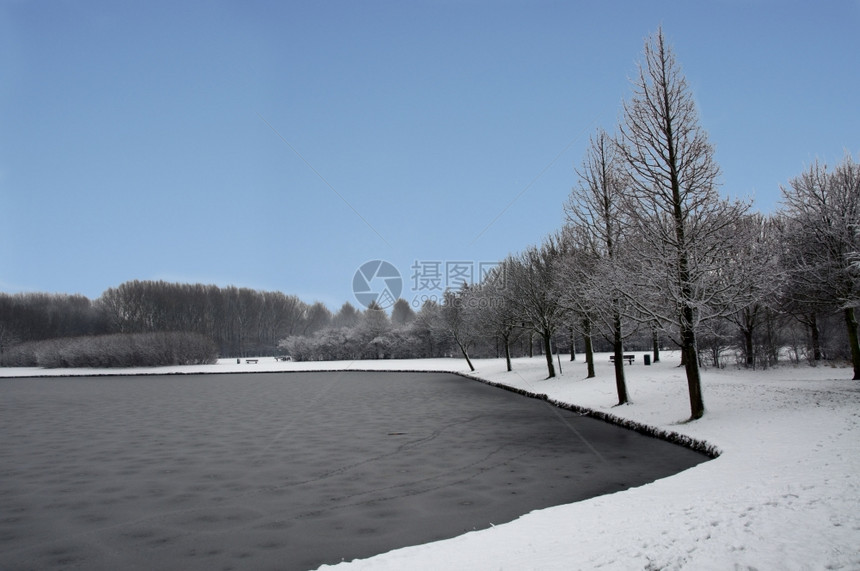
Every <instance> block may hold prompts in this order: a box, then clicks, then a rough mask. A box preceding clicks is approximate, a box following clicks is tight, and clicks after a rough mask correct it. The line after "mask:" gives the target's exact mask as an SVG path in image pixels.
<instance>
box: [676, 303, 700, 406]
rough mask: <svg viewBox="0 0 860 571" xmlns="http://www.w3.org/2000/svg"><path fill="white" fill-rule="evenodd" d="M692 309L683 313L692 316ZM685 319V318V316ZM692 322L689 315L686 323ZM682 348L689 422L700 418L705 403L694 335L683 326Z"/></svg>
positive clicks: (688, 327) (691, 330) (686, 326)
mask: <svg viewBox="0 0 860 571" xmlns="http://www.w3.org/2000/svg"><path fill="white" fill-rule="evenodd" d="M692 311H693V310H692V308H686V309H685V310H684V312H685V313H687V312H689V313H690V314H692ZM685 317H687V316H685ZM690 322H692V315H689V319H688V320H687V323H690ZM681 339H682V341H683V346H682V347H681V355H682V357H683V358H684V369H685V371H686V373H687V388H688V389H689V392H690V420H696V419H698V418H702V416H703V415H704V414H705V402H704V400H703V398H702V379H701V375H700V373H699V356H698V351H697V349H696V333H695V332H694V331H693V329H692V328H691V327H690V326H689V325H686V324H685V325H683V331H682V332H681Z"/></svg>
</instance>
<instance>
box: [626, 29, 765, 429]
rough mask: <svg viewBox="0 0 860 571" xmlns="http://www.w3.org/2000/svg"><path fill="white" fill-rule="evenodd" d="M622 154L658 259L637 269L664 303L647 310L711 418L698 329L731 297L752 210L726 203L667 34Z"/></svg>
mask: <svg viewBox="0 0 860 571" xmlns="http://www.w3.org/2000/svg"><path fill="white" fill-rule="evenodd" d="M618 148H619V152H620V153H621V155H622V156H623V158H624V163H625V167H626V170H627V172H628V175H629V177H630V188H631V193H630V199H631V200H630V203H629V214H630V217H631V221H632V222H633V224H634V225H635V227H636V236H637V238H639V239H641V240H642V241H643V246H644V247H645V249H646V250H647V252H643V254H644V255H643V256H640V257H639V258H640V259H642V258H644V257H645V256H646V255H647V257H648V258H649V259H648V260H647V261H643V263H642V264H641V267H640V268H639V269H638V272H637V273H639V274H641V275H642V276H644V277H646V278H647V282H646V283H644V284H643V285H644V286H645V287H646V288H647V289H649V290H651V294H652V298H653V297H654V296H656V297H658V298H661V301H660V302H659V303H642V302H641V301H638V300H636V299H635V298H634V299H633V300H632V301H635V302H637V303H639V305H640V307H639V309H640V310H642V311H643V312H644V313H645V315H646V316H647V318H649V319H651V318H654V319H657V320H658V321H660V322H661V323H669V324H675V325H676V326H677V330H678V334H679V338H678V342H679V344H680V346H681V350H682V354H683V361H684V363H685V369H686V377H687V385H688V389H689V394H690V410H691V418H692V419H697V418H700V417H701V416H702V415H703V414H704V412H705V404H704V399H703V397H702V389H701V378H700V373H699V362H698V352H697V348H696V329H697V327H698V326H699V324H700V323H701V321H702V320H703V319H707V318H709V317H713V316H715V315H716V312H715V308H716V307H717V306H718V305H724V303H725V296H727V295H729V294H730V293H731V285H732V284H730V283H726V282H721V281H720V279H719V273H720V269H721V267H722V262H723V261H724V260H725V256H726V253H727V252H728V251H730V249H731V247H732V246H733V245H734V244H735V236H734V234H733V226H734V225H735V223H736V222H737V221H738V219H739V218H740V217H741V216H742V215H743V214H744V213H745V212H746V210H747V209H748V205H747V204H743V203H738V202H735V203H730V202H728V201H725V200H721V199H720V197H719V195H718V193H717V189H716V180H717V177H718V175H719V167H718V166H717V163H716V162H715V161H714V150H713V147H712V146H711V144H710V143H709V142H708V138H707V134H706V133H705V131H704V130H703V129H702V128H701V127H700V126H699V118H698V113H697V111H696V106H695V102H694V100H693V96H692V93H691V92H690V90H689V87H688V85H687V81H686V79H685V78H684V76H683V74H682V73H681V70H680V67H679V66H678V64H677V62H676V61H675V55H674V52H673V51H672V49H671V48H670V47H669V46H668V45H667V44H666V41H665V38H664V37H663V31H662V29H659V30H658V31H657V33H656V35H655V36H653V37H651V38H649V39H648V40H647V41H646V43H645V50H644V54H643V61H642V62H640V64H639V73H638V77H637V78H635V80H634V82H633V95H632V97H631V98H630V100H629V101H627V102H625V104H624V111H623V118H622V121H621V125H620V138H619V145H618Z"/></svg>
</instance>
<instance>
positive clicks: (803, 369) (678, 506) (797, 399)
mask: <svg viewBox="0 0 860 571" xmlns="http://www.w3.org/2000/svg"><path fill="white" fill-rule="evenodd" d="M269 359H270V360H269ZM269 359H261V360H260V361H259V362H258V363H257V364H248V363H245V362H244V361H243V362H242V363H240V364H237V363H236V362H235V359H234V360H223V361H221V362H219V363H218V364H216V365H202V366H193V367H160V368H154V369H149V370H146V371H141V370H120V369H118V370H42V369H0V378H2V377H29V376H64V375H94V374H102V375H104V374H107V375H126V374H141V373H145V374H182V373H185V374H193V373H218V372H221V373H228V372H230V373H235V372H243V373H251V372H278V371H280V372H287V371H311V370H316V371H318V370H331V371H340V370H413V371H415V370H418V371H423V370H426V371H430V370H433V371H446V372H454V373H458V374H462V375H464V376H468V377H472V378H476V379H479V380H482V381H485V382H489V383H491V384H496V385H503V386H504V387H506V388H511V389H514V390H517V391H522V392H526V393H530V394H533V395H546V398H547V400H549V401H550V402H553V403H556V404H559V405H562V406H567V407H580V408H581V409H583V410H585V409H587V410H589V411H592V414H597V415H602V416H604V417H606V418H605V420H610V421H613V422H618V423H622V424H623V423H630V425H642V426H647V427H650V429H652V430H653V431H654V432H663V433H673V434H677V435H680V436H682V437H684V438H688V439H690V440H691V441H696V442H701V443H706V444H707V445H708V446H710V447H712V452H714V453H715V452H716V451H719V452H720V455H719V457H718V458H716V459H714V460H712V461H710V462H706V463H704V464H701V465H699V466H697V467H695V468H692V469H690V470H686V471H684V472H681V473H680V474H677V475H675V476H672V477H669V478H665V479H662V480H659V481H656V482H653V483H651V484H647V485H644V486H641V487H638V488H633V489H629V490H626V491H623V492H618V493H615V494H609V495H605V496H600V497H597V498H593V499H590V500H586V501H583V502H577V503H574V504H568V505H561V506H557V507H553V508H548V509H544V510H539V511H534V512H531V513H529V514H526V515H524V516H522V517H520V518H519V519H517V520H515V521H513V522H510V523H507V524H504V525H499V526H496V527H492V528H490V529H486V530H481V531H475V532H471V533H468V534H465V535H462V536H459V537H456V538H454V539H450V540H445V541H440V542H436V543H430V544H425V545H418V546H413V547H407V548H403V549H398V550H395V551H391V552H388V553H385V554H381V555H378V556H375V557H372V558H369V559H365V560H357V561H352V562H345V563H342V564H340V565H337V566H334V567H336V568H338V569H341V568H349V569H403V568H409V569H440V568H470V569H500V568H502V569H534V568H541V569H571V568H575V569H594V568H605V569H631V568H649V569H658V568H660V569H680V568H690V569H726V568H752V567H755V568H768V569H772V568H781V569H824V568H831V569H840V568H842V569H857V568H860V551H858V549H857V545H860V454H858V453H857V442H858V440H860V383H858V382H856V381H850V380H848V379H850V377H851V372H850V370H849V369H846V368H831V367H817V368H812V367H808V366H805V365H801V366H796V367H795V366H788V365H786V366H783V367H780V368H776V369H771V370H767V371H746V370H738V369H726V370H713V369H708V370H706V371H705V372H704V375H703V386H704V391H705V404H706V407H707V412H706V414H705V417H704V418H702V419H700V420H697V421H695V422H686V419H687V417H688V416H689V403H688V400H687V395H686V381H685V380H684V377H683V370H681V369H679V368H678V366H677V365H678V358H677V354H672V353H668V354H664V355H663V359H662V362H660V363H655V364H654V365H652V366H644V365H642V364H641V357H639V358H638V359H637V361H638V362H637V364H636V365H633V366H631V367H627V368H626V369H625V370H626V372H627V378H628V386H629V389H630V395H631V404H630V405H625V406H621V407H618V406H613V405H614V404H615V402H616V399H615V396H614V381H613V377H612V367H611V366H610V365H609V363H608V358H607V357H606V356H605V355H598V356H597V363H596V364H597V377H596V378H594V379H587V380H586V379H583V377H584V374H583V373H584V368H583V365H582V360H581V357H580V359H579V361H577V362H569V361H567V362H564V363H563V369H564V374H563V375H561V376H560V377H558V378H555V379H546V378H545V377H546V369H545V366H546V365H545V361H544V359H543V358H542V357H536V358H534V359H517V360H515V361H514V371H513V372H506V371H505V367H504V360H496V359H492V360H477V361H476V362H475V364H476V367H477V370H476V371H475V372H474V373H469V372H468V370H467V367H466V366H465V363H464V362H462V361H459V360H455V359H431V360H410V361H362V362H342V363H341V362H338V363H332V362H329V363H290V362H287V363H283V362H276V361H275V360H274V359H271V358H269ZM334 567H327V568H334Z"/></svg>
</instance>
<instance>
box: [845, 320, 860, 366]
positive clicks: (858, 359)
mask: <svg viewBox="0 0 860 571" xmlns="http://www.w3.org/2000/svg"><path fill="white" fill-rule="evenodd" d="M845 325H846V327H847V328H848V344H849V345H850V346H851V362H852V363H853V364H854V380H855V381H858V380H860V341H858V338H857V316H856V315H855V313H854V308H853V307H846V308H845Z"/></svg>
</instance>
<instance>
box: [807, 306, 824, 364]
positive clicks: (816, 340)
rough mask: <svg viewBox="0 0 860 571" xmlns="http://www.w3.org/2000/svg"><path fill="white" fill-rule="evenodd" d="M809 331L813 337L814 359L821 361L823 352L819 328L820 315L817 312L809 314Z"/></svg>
mask: <svg viewBox="0 0 860 571" xmlns="http://www.w3.org/2000/svg"><path fill="white" fill-rule="evenodd" d="M809 332H810V335H811V337H812V360H813V361H820V360H821V359H822V357H823V355H822V354H821V331H820V330H819V329H818V317H817V316H816V315H815V313H811V314H809Z"/></svg>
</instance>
